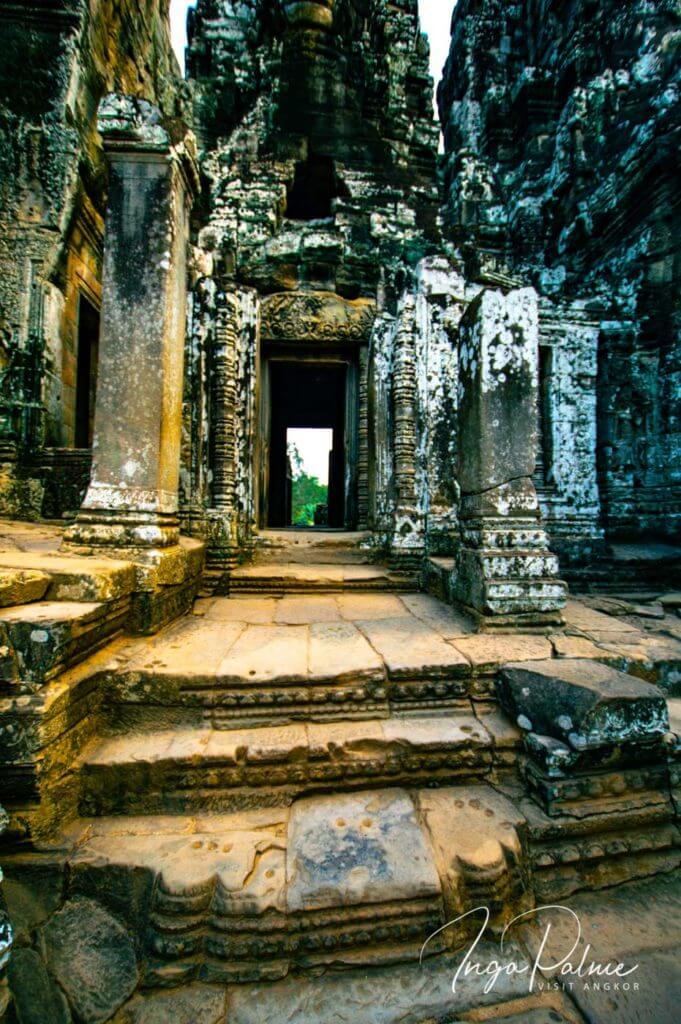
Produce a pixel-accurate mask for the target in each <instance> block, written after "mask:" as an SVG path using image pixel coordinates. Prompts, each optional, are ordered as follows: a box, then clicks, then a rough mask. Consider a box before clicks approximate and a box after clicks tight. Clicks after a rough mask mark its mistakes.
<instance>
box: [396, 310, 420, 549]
mask: <svg viewBox="0 0 681 1024" xmlns="http://www.w3.org/2000/svg"><path fill="white" fill-rule="evenodd" d="M415 332H416V300H415V298H414V297H413V296H411V295H409V296H407V297H406V298H405V300H404V304H403V306H402V309H401V311H400V314H399V318H398V321H397V328H396V332H395V343H394V354H393V419H394V450H395V467H394V471H395V524H394V530H393V538H392V545H391V564H392V565H393V566H394V568H396V569H400V568H404V569H410V568H416V567H419V566H420V564H421V560H422V558H423V552H424V536H423V528H424V521H423V509H422V507H421V503H420V502H419V499H418V495H417V488H416V460H417V453H416V447H417V436H418V432H419V429H420V410H419V408H418V389H417V385H416V339H415Z"/></svg>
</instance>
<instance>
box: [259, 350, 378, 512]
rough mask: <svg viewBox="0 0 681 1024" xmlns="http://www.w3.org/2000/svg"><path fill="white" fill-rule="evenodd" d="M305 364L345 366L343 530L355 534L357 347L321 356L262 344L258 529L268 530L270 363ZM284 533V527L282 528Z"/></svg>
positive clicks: (357, 435) (356, 500)
mask: <svg viewBox="0 0 681 1024" xmlns="http://www.w3.org/2000/svg"><path fill="white" fill-rule="evenodd" d="M274 362H278V363H298V364H300V363H309V364H313V365H315V366H345V424H344V434H345V436H344V439H343V443H344V459H345V467H344V489H345V494H344V509H345V524H344V527H343V529H345V530H356V529H357V526H358V466H357V455H358V452H359V420H360V409H359V397H360V396H359V372H360V367H359V362H360V360H359V351H358V347H357V346H353V347H349V346H347V347H338V348H331V347H330V346H329V348H326V347H325V348H324V350H323V351H322V352H319V351H317V352H314V351H311V350H310V345H309V343H301V344H295V343H286V344H282V343H281V342H276V343H271V342H263V344H262V348H261V352H260V402H259V405H260V408H259V415H258V429H257V465H258V481H257V488H258V493H257V497H256V506H255V507H256V509H257V515H258V520H257V521H258V529H259V530H265V529H268V526H267V522H268V519H269V486H270V479H269V476H270V445H271V432H272V402H271V381H272V377H271V373H270V366H271V364H272V363H274ZM284 529H286V527H284Z"/></svg>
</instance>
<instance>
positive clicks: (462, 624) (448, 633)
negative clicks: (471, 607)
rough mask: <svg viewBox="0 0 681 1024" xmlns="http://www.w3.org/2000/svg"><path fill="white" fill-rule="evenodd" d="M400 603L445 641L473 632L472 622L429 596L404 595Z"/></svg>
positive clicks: (461, 613)
mask: <svg viewBox="0 0 681 1024" xmlns="http://www.w3.org/2000/svg"><path fill="white" fill-rule="evenodd" d="M402 601H403V602H404V604H405V606H406V607H407V608H408V609H409V611H410V612H411V614H412V615H414V616H415V617H416V618H417V619H420V620H421V621H422V622H425V624H426V625H427V626H430V628H431V629H434V630H435V632H436V633H439V634H440V636H443V637H444V638H445V640H456V639H459V638H461V637H465V636H470V635H471V634H472V633H474V632H475V627H474V625H473V622H472V621H471V619H469V618H468V617H467V616H466V615H464V614H463V612H460V611H457V610H456V609H455V608H451V607H450V606H449V605H447V604H444V602H443V601H438V599H437V598H436V597H432V596H431V595H430V594H404V595H403V597H402Z"/></svg>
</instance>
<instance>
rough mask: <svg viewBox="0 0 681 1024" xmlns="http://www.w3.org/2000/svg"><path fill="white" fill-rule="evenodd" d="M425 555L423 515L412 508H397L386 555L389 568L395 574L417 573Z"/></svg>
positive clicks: (405, 506) (404, 506) (406, 506)
mask: <svg viewBox="0 0 681 1024" xmlns="http://www.w3.org/2000/svg"><path fill="white" fill-rule="evenodd" d="M425 553H426V549H425V541H424V528H423V514H422V513H421V511H420V510H419V509H417V508H414V507H413V506H408V505H403V506H401V507H399V508H398V509H397V511H396V513H395V526H394V531H393V537H392V542H391V544H390V550H389V553H388V564H389V566H390V568H391V569H394V570H395V571H396V572H418V571H420V570H421V568H422V567H423V559H424V557H425Z"/></svg>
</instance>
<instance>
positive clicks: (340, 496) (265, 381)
mask: <svg viewBox="0 0 681 1024" xmlns="http://www.w3.org/2000/svg"><path fill="white" fill-rule="evenodd" d="M357 401H358V399H357V365H356V361H355V359H354V358H353V357H352V356H351V355H338V356H331V355H329V356H326V355H325V357H324V359H323V360H319V359H315V358H312V357H310V356H308V355H306V354H293V353H291V354H286V355H284V354H280V353H277V354H270V355H265V358H264V359H263V364H262V388H261V442H262V444H261V471H260V498H261V500H260V517H259V518H260V526H261V527H276V528H278V529H286V528H292V527H293V526H294V525H295V524H294V523H293V521H292V498H293V481H292V470H293V467H292V465H291V459H290V449H289V447H288V441H289V438H290V432H291V431H293V430H301V429H305V430H319V431H327V432H328V431H330V432H331V433H330V443H329V462H328V495H327V501H326V504H327V510H320V514H318V516H317V522H316V523H315V525H314V526H310V528H311V529H313V528H315V527H316V528H318V529H341V530H342V529H345V530H354V529H356V527H357V420H358V415H357ZM326 436H327V437H328V436H329V435H328V433H327V435H326Z"/></svg>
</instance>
